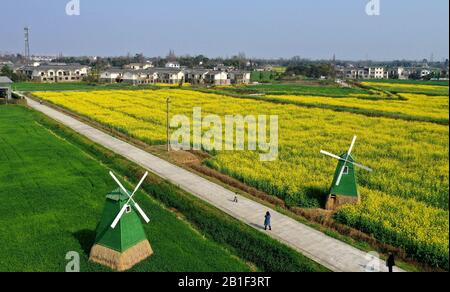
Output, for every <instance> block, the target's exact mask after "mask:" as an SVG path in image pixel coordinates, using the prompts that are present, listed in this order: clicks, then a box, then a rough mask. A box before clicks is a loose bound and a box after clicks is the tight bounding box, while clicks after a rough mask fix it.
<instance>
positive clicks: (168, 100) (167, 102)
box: [166, 97, 170, 152]
mask: <svg viewBox="0 0 450 292" xmlns="http://www.w3.org/2000/svg"><path fill="white" fill-rule="evenodd" d="M166 105H167V152H170V140H169V127H170V124H169V112H170V97H168V98H167V99H166Z"/></svg>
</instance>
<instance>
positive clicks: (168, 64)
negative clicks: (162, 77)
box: [166, 62, 181, 69]
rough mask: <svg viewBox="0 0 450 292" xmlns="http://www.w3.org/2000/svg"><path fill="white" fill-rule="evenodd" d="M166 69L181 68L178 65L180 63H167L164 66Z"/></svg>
mask: <svg viewBox="0 0 450 292" xmlns="http://www.w3.org/2000/svg"><path fill="white" fill-rule="evenodd" d="M166 68H171V69H180V68H181V65H180V63H177V62H168V63H167V64H166Z"/></svg>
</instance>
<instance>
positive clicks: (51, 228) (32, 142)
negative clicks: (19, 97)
mask: <svg viewBox="0 0 450 292" xmlns="http://www.w3.org/2000/svg"><path fill="white" fill-rule="evenodd" d="M41 121H42V120H40V117H39V116H38V114H36V113H34V112H32V111H31V110H28V109H26V108H25V107H20V106H2V107H0V148H1V150H0V157H1V159H0V182H1V186H2V188H1V192H0V197H1V199H2V201H3V204H0V218H1V221H2V224H1V226H0V234H2V237H3V240H2V249H1V251H0V256H1V258H2V261H1V262H0V270H1V271H64V269H65V264H66V260H65V255H66V253H67V252H69V251H76V252H79V253H80V255H81V269H82V271H105V270H107V269H105V268H103V267H101V266H99V265H95V264H91V263H88V255H89V251H90V248H91V246H92V244H93V240H94V238H95V229H96V225H97V224H98V222H99V219H100V217H101V214H102V208H103V204H104V201H105V196H106V194H107V193H108V192H109V191H111V190H112V189H114V188H115V187H116V186H115V183H114V182H113V181H111V178H109V177H108V168H107V167H106V166H105V165H101V164H100V163H99V162H98V161H96V160H95V159H94V158H93V157H91V156H89V155H87V154H86V153H85V152H83V151H82V150H80V149H79V148H78V147H76V146H74V145H73V144H70V143H68V142H67V141H65V140H63V139H61V138H60V137H58V136H57V135H55V134H53V133H52V132H51V131H49V130H48V129H47V128H46V127H45V126H43V125H42V124H41V123H40V122H41ZM138 200H139V202H140V203H141V205H142V207H143V208H144V210H146V212H148V214H150V217H151V218H152V222H151V223H150V224H148V225H145V226H144V228H145V231H146V233H147V236H148V238H149V240H150V242H151V244H152V246H153V249H154V250H155V254H154V255H153V256H152V257H151V258H150V259H149V260H146V261H145V262H143V263H142V264H139V265H138V266H136V267H135V268H134V269H133V271H249V270H250V268H249V266H248V265H247V264H246V263H245V262H244V261H242V260H240V259H239V258H238V257H236V256H235V255H234V254H232V253H231V252H229V251H228V250H226V249H224V248H223V247H221V246H220V245H219V244H217V243H215V242H213V241H211V240H207V239H204V238H203V237H202V236H201V235H200V234H199V233H198V232H196V231H195V230H194V229H192V228H191V227H190V226H189V225H188V224H187V223H186V222H183V221H181V220H179V219H177V217H176V215H175V214H173V213H172V212H169V211H167V210H166V209H164V208H163V207H162V206H161V205H160V204H159V203H157V202H156V201H155V200H154V199H151V198H150V197H148V196H145V195H144V194H142V193H141V194H139V197H138Z"/></svg>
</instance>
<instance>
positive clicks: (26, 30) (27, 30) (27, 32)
mask: <svg viewBox="0 0 450 292" xmlns="http://www.w3.org/2000/svg"><path fill="white" fill-rule="evenodd" d="M23 30H24V33H25V60H26V62H27V64H28V63H30V28H29V27H25V28H24V29H23Z"/></svg>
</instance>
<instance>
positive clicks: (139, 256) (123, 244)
mask: <svg viewBox="0 0 450 292" xmlns="http://www.w3.org/2000/svg"><path fill="white" fill-rule="evenodd" d="M110 175H111V177H112V178H113V179H114V180H115V181H116V183H117V184H118V185H119V188H118V189H116V190H114V191H112V192H111V193H110V194H108V195H107V196H106V203H105V207H104V209H103V215H102V219H101V221H100V223H99V225H98V227H97V236H96V239H95V245H94V246H93V247H92V249H91V254H90V257H89V260H90V261H92V262H95V263H98V264H101V265H104V266H107V267H109V268H111V269H114V270H118V271H125V270H128V269H130V268H132V267H133V266H134V265H136V264H137V263H139V262H141V261H143V260H145V259H146V258H148V257H149V256H151V255H152V254H153V250H152V248H151V246H150V243H149V241H148V239H147V236H146V234H145V231H144V228H143V226H142V223H141V219H140V218H139V216H138V213H139V214H140V216H141V217H142V218H143V219H144V221H145V222H146V223H148V222H150V219H148V217H147V215H146V214H145V213H144V211H143V210H142V208H141V207H140V206H139V204H138V203H136V201H135V200H134V198H133V197H134V195H135V194H136V192H137V191H138V189H139V187H140V186H141V184H142V183H143V182H144V180H145V178H146V177H147V175H148V173H145V175H144V176H143V177H142V179H141V181H140V182H139V184H138V185H137V186H136V188H135V190H134V192H133V193H130V192H129V191H128V190H127V189H125V187H124V186H123V185H122V184H121V183H120V181H119V180H118V179H117V178H116V176H115V175H114V174H113V173H112V172H110Z"/></svg>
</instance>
